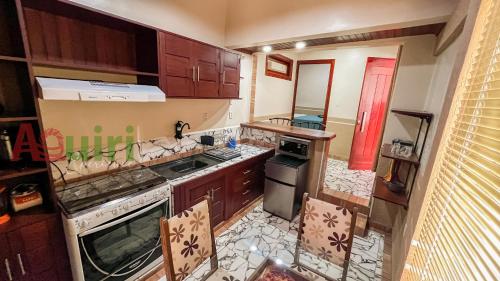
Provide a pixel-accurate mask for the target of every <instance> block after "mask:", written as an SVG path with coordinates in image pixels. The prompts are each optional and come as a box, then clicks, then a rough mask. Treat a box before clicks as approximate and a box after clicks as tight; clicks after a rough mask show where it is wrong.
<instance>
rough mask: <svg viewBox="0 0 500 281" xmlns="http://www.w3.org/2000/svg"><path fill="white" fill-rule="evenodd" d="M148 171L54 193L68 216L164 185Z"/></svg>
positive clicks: (116, 175)
mask: <svg viewBox="0 0 500 281" xmlns="http://www.w3.org/2000/svg"><path fill="white" fill-rule="evenodd" d="M165 181H166V179H165V178H164V177H162V176H159V175H158V174H156V173H154V172H153V171H151V170H150V169H148V168H139V169H135V170H129V171H121V172H117V173H113V174H110V175H107V176H102V177H98V178H94V179H90V180H86V181H81V182H76V183H73V184H69V185H66V186H65V187H64V188H63V189H62V190H60V191H58V192H57V196H58V198H59V202H60V203H61V205H62V206H63V208H64V209H65V211H66V212H67V213H69V214H72V213H76V212H78V211H81V210H84V209H87V208H91V207H94V206H98V205H101V204H104V203H106V202H109V201H112V200H115V199H118V198H122V197H126V196H128V195H130V194H133V193H136V192H139V191H141V190H144V189H147V188H150V187H152V186H155V185H158V184H161V183H163V182H165Z"/></svg>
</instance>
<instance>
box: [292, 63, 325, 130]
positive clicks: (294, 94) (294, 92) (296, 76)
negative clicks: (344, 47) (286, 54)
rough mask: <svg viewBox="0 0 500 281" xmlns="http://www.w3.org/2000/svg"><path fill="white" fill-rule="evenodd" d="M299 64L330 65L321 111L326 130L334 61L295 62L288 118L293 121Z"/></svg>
mask: <svg viewBox="0 0 500 281" xmlns="http://www.w3.org/2000/svg"><path fill="white" fill-rule="evenodd" d="M301 64H329V65H330V73H329V76H328V86H327V89H326V98H325V108H324V110H323V122H322V123H323V125H324V126H325V130H326V122H327V120H328V108H329V105H330V94H331V91H332V81H333V71H334V68H335V60H334V59H324V60H298V61H297V69H296V70H295V86H294V89H293V103H292V116H291V117H290V119H291V120H293V116H294V115H295V102H296V99H297V83H298V81H299V69H300V65H301Z"/></svg>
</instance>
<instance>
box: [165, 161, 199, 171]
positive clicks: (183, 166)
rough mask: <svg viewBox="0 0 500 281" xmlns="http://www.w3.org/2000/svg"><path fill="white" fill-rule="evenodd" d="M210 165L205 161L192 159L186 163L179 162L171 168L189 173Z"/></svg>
mask: <svg viewBox="0 0 500 281" xmlns="http://www.w3.org/2000/svg"><path fill="white" fill-rule="evenodd" d="M206 166H208V163H205V162H203V161H200V160H190V161H188V162H186V163H179V164H176V165H175V166H172V167H170V169H171V170H172V171H174V172H176V173H188V172H192V171H195V170H198V169H201V168H205V167H206Z"/></svg>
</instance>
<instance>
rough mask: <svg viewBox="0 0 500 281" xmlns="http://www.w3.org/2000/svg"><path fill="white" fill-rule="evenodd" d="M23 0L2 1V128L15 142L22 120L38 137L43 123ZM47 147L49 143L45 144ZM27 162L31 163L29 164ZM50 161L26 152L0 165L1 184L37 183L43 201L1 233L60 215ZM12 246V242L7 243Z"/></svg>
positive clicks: (14, 215) (0, 227) (1, 228)
mask: <svg viewBox="0 0 500 281" xmlns="http://www.w3.org/2000/svg"><path fill="white" fill-rule="evenodd" d="M21 10H22V1H20V0H4V1H0V85H1V87H0V105H1V108H2V109H1V111H0V131H3V130H7V132H8V133H9V137H10V140H11V143H12V145H14V142H15V140H16V134H17V132H18V130H19V127H20V125H21V124H22V123H25V122H29V123H30V125H31V126H32V128H33V130H34V133H35V137H36V138H37V139H39V138H40V132H42V131H43V127H42V124H41V120H40V114H39V112H38V105H37V100H36V90H35V89H33V87H32V85H34V77H33V73H32V64H31V54H30V52H29V48H28V46H29V44H28V41H27V36H26V30H25V29H24V15H23V14H22V13H18V12H19V11H21ZM43 149H44V150H45V151H46V147H44V148H43ZM26 163H30V164H28V166H27V167H25V166H26ZM47 165H48V162H47V161H40V162H35V161H33V160H32V159H31V158H30V156H29V155H27V154H25V153H22V154H21V160H20V161H13V162H11V163H8V162H6V161H2V163H1V165H0V185H3V186H6V187H7V191H10V189H11V188H13V187H15V186H16V185H17V184H21V183H37V184H39V191H40V193H41V194H42V197H43V201H44V203H43V205H41V206H37V207H32V208H29V209H26V210H23V211H20V212H13V211H12V210H11V211H10V212H9V214H10V217H11V219H10V221H9V222H7V223H5V224H2V225H0V235H2V234H4V233H9V232H13V231H16V229H18V228H22V227H28V226H29V225H31V224H35V223H38V222H41V221H44V220H47V219H49V218H55V217H57V216H58V214H57V212H56V204H55V201H54V198H53V192H52V189H51V185H52V181H51V177H50V175H49V173H48V168H47ZM6 246H8V245H6Z"/></svg>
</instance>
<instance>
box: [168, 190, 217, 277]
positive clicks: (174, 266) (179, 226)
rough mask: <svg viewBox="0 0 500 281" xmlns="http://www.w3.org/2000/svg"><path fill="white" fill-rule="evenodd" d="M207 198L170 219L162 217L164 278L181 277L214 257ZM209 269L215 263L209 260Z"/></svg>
mask: <svg viewBox="0 0 500 281" xmlns="http://www.w3.org/2000/svg"><path fill="white" fill-rule="evenodd" d="M210 204H211V202H210V201H209V199H205V200H203V201H202V202H200V203H198V204H196V205H194V206H193V207H192V208H189V209H187V210H184V211H182V212H181V213H179V214H177V215H175V216H174V217H171V218H169V219H165V218H163V219H161V222H160V227H161V239H162V247H163V261H164V266H165V272H166V275H167V279H168V280H169V281H170V280H171V281H174V280H175V281H182V280H183V279H185V278H186V277H187V276H188V275H189V274H190V273H192V272H193V271H194V270H195V269H196V268H197V267H198V266H199V265H200V264H201V263H203V262H204V261H205V260H206V259H207V258H211V259H212V261H213V260H214V258H215V260H217V255H216V254H217V252H216V250H215V240H214V233H213V229H212V226H211V224H210V217H211V214H210V209H211V208H210ZM211 266H212V270H215V269H216V268H215V269H214V266H215V267H216V266H217V264H216V263H215V264H214V263H213V262H212V263H211Z"/></svg>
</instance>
